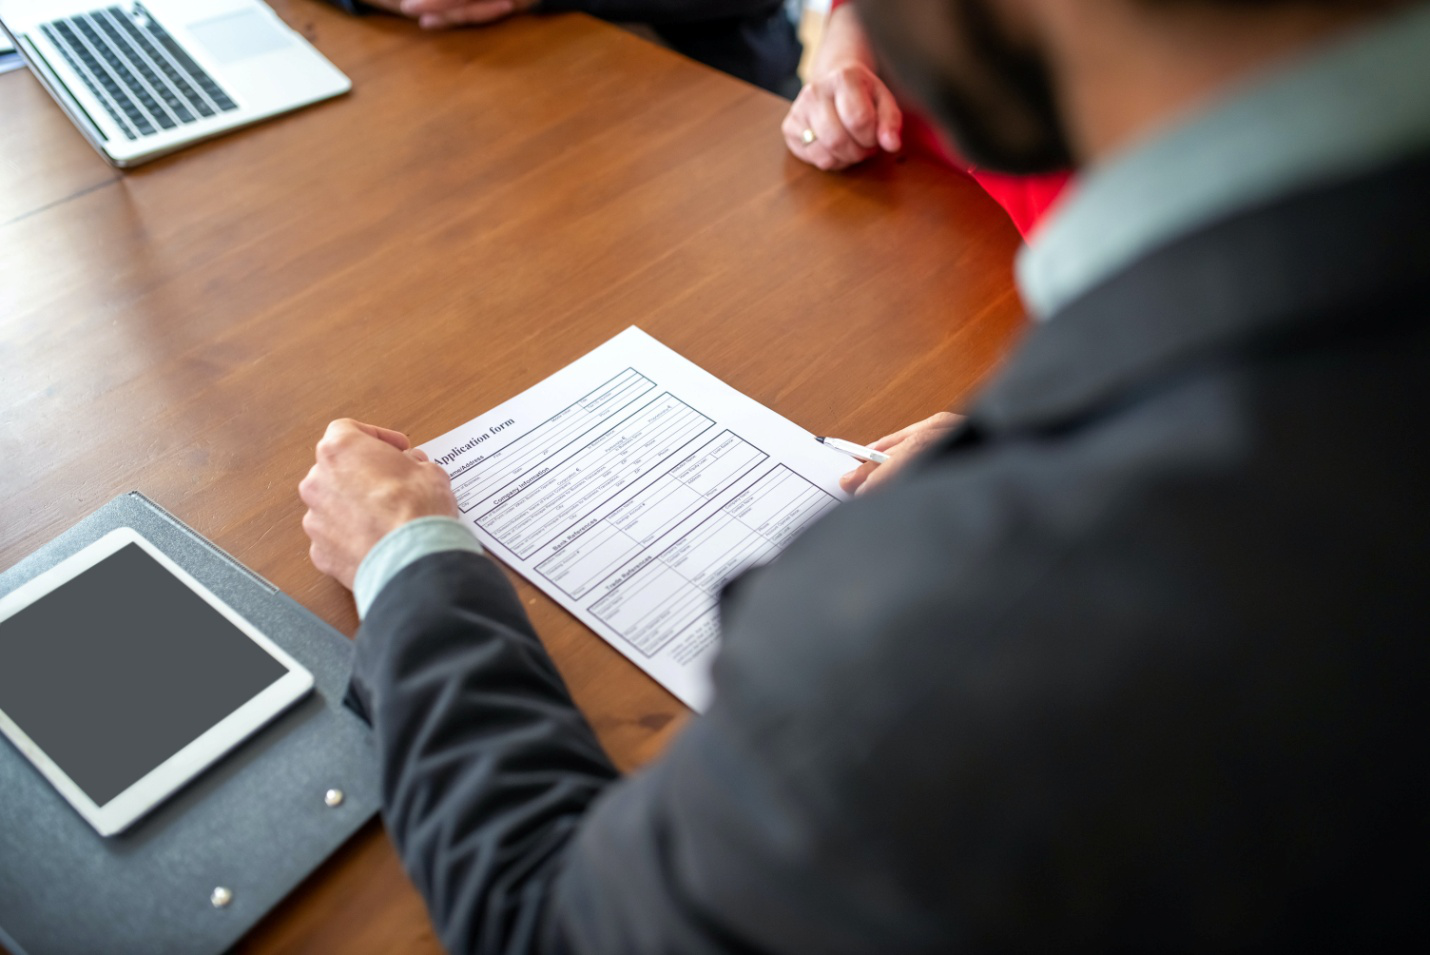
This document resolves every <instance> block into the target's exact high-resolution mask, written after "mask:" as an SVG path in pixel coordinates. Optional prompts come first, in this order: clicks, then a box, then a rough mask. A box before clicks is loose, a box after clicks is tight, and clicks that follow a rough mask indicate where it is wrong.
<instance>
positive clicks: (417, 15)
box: [367, 0, 536, 30]
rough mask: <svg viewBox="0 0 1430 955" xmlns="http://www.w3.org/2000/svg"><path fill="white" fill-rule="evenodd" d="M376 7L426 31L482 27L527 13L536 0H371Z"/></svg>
mask: <svg viewBox="0 0 1430 955" xmlns="http://www.w3.org/2000/svg"><path fill="white" fill-rule="evenodd" d="M367 2H368V3H370V4H371V5H372V6H375V7H379V8H381V9H383V10H387V11H390V12H392V13H396V14H400V15H402V16H405V17H411V18H412V19H414V20H416V21H417V24H418V25H419V26H420V27H422V29H424V30H445V29H447V28H448V27H460V26H480V25H481V24H484V23H495V22H496V21H498V20H505V19H506V18H507V17H509V16H512V15H513V14H517V13H525V12H526V11H527V10H530V9H531V8H532V7H534V6H536V0H367Z"/></svg>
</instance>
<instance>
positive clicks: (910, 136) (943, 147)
mask: <svg viewBox="0 0 1430 955" xmlns="http://www.w3.org/2000/svg"><path fill="white" fill-rule="evenodd" d="M847 2H848V0H834V2H833V4H832V5H831V6H830V9H829V12H830V13H831V14H833V13H834V11H835V10H837V9H838V8H839V7H842V6H843V5H844V4H845V3H847ZM899 105H900V106H903V104H902V103H901V104H899ZM903 140H904V148H905V149H908V148H914V149H921V150H923V151H925V152H929V153H932V154H933V155H935V156H937V157H938V158H940V159H942V160H943V161H944V162H946V163H947V164H948V165H950V166H952V167H953V168H954V169H957V170H958V171H959V172H961V173H963V174H965V175H967V176H969V177H971V178H972V179H973V180H974V181H975V182H977V183H978V184H979V185H980V186H982V187H983V189H984V191H985V192H987V193H988V194H989V195H990V196H992V197H993V200H994V201H995V202H997V203H998V204H999V205H1000V206H1002V207H1003V209H1004V211H1005V212H1007V213H1008V215H1009V217H1010V218H1011V219H1012V220H1013V224H1014V225H1016V226H1017V227H1018V231H1019V232H1021V233H1022V234H1023V236H1024V238H1026V237H1027V236H1028V235H1029V234H1030V233H1032V231H1033V230H1034V229H1035V228H1037V225H1038V222H1039V221H1040V220H1041V219H1042V217H1043V213H1045V212H1047V211H1048V208H1049V207H1050V206H1051V205H1052V204H1053V203H1054V202H1056V201H1057V198H1058V196H1060V195H1062V191H1063V189H1064V188H1065V187H1066V186H1067V184H1068V180H1070V179H1071V178H1072V174H1071V173H1068V172H1055V173H1048V174H1046V175H1039V176H1010V175H1008V174H1007V173H1001V172H987V171H985V170H982V169H978V168H976V167H974V166H971V165H969V164H968V163H967V162H965V161H964V160H963V159H962V158H961V157H960V156H959V155H958V154H957V153H955V152H954V151H953V149H952V148H951V147H950V146H949V145H948V144H947V143H945V142H944V140H943V137H941V136H939V134H938V133H937V132H936V131H935V130H934V128H933V127H932V126H930V125H929V124H928V122H927V121H926V120H925V119H924V118H923V117H922V116H921V115H919V114H918V113H917V112H915V111H913V110H910V109H908V108H907V107H905V109H904V129H903Z"/></svg>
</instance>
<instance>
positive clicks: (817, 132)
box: [780, 0, 1069, 238]
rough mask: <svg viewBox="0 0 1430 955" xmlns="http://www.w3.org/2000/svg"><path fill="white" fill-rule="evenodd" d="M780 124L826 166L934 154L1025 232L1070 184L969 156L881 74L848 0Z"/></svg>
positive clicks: (1054, 175)
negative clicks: (907, 153)
mask: <svg viewBox="0 0 1430 955" xmlns="http://www.w3.org/2000/svg"><path fill="white" fill-rule="evenodd" d="M780 129H781V132H783V133H784V137H785V143H786V144H787V145H788V146H789V149H790V152H792V153H794V155H795V156H797V157H799V158H800V159H802V160H804V161H805V162H807V163H809V164H810V165H812V166H817V167H818V168H820V169H823V170H826V171H831V170H836V169H846V168H848V167H849V166H853V165H855V164H857V163H861V162H863V161H864V160H866V159H868V158H870V157H871V156H874V155H877V154H878V153H880V152H889V153H893V152H898V151H899V150H901V149H903V148H904V147H905V145H907V146H909V147H911V148H913V149H917V150H920V151H922V152H926V153H929V154H931V155H934V156H936V157H938V158H939V159H941V160H943V161H944V162H945V163H947V164H948V165H949V166H952V167H953V168H955V169H958V170H959V171H960V172H962V173H964V174H966V175H968V176H970V177H972V178H973V179H974V180H975V181H976V182H977V183H978V184H979V185H981V186H982V187H983V188H984V190H985V191H986V192H987V193H988V194H989V195H990V196H991V197H992V198H993V199H994V201H996V202H997V203H998V204H999V205H1000V206H1002V207H1003V209H1004V211H1006V212H1007V213H1008V216H1009V218H1011V219H1012V220H1013V224H1014V225H1015V226H1017V227H1018V231H1019V232H1020V233H1022V235H1023V236H1024V237H1025V238H1026V237H1028V236H1030V235H1031V234H1032V232H1033V230H1034V229H1035V228H1036V227H1037V225H1038V222H1039V221H1040V220H1041V219H1042V218H1043V215H1044V214H1045V213H1046V212H1047V211H1048V209H1049V208H1051V207H1052V205H1053V203H1054V202H1055V201H1056V200H1057V198H1058V196H1060V195H1061V194H1062V192H1063V189H1064V188H1065V187H1066V186H1067V184H1068V178H1069V175H1068V173H1067V172H1066V171H1065V170H1056V171H1053V172H1050V173H1041V174H1038V175H1027V176H1013V175H1008V174H1007V173H1001V172H995V171H991V170H987V169H980V168H978V167H977V166H973V165H970V164H969V163H967V162H965V161H964V160H963V159H961V158H960V157H959V156H958V154H957V152H956V151H955V150H954V149H951V148H950V147H949V146H948V145H947V144H946V143H945V142H943V140H942V139H941V138H940V137H939V135H938V133H937V132H936V131H935V130H934V129H933V127H931V126H930V125H929V124H928V123H927V122H926V121H925V120H924V119H923V117H921V116H919V115H918V114H917V113H916V112H914V113H910V112H909V111H907V110H905V109H904V107H903V106H902V105H901V104H900V103H899V101H898V99H897V98H896V97H895V96H894V94H893V92H892V91H890V89H889V86H888V84H887V83H885V82H884V80H883V78H882V77H880V75H879V64H878V62H877V61H876V59H875V57H874V51H873V49H872V48H870V46H869V39H868V37H867V36H865V33H864V26H863V24H862V23H860V21H859V11H858V10H857V9H856V8H855V6H854V4H852V3H850V2H848V0H834V4H833V8H832V9H831V10H830V12H829V19H828V21H827V22H826V23H825V27H824V35H823V38H822V39H821V40H820V44H819V49H818V50H817V51H816V52H815V55H814V60H813V61H812V62H811V63H810V67H809V76H808V82H807V83H805V85H804V88H803V89H801V90H800V91H799V95H798V96H796V97H795V101H794V103H793V104H792V105H791V106H790V109H789V112H788V113H787V114H786V115H785V120H784V123H783V125H782V126H781V128H780Z"/></svg>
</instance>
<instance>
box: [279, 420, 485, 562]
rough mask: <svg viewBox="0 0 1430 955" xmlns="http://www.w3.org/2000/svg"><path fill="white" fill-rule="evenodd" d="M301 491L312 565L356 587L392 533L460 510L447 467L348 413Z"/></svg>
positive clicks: (333, 427) (327, 438)
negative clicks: (371, 554) (365, 562)
mask: <svg viewBox="0 0 1430 955" xmlns="http://www.w3.org/2000/svg"><path fill="white" fill-rule="evenodd" d="M317 456H318V463H317V464H315V465H313V468H312V470H310V471H309V472H308V476H307V477H305V478H304V479H303V481H302V483H301V484H299V485H298V496H299V497H301V498H302V499H303V503H304V504H306V505H308V513H307V514H304V515H303V530H304V532H305V533H307V535H308V538H309V539H310V540H312V542H313V544H312V546H311V547H309V548H308V557H309V558H310V559H311V560H312V561H313V566H314V567H316V568H318V569H319V570H321V571H322V572H323V573H325V574H328V575H330V576H332V577H334V578H336V579H337V581H338V583H340V584H342V585H343V586H344V587H346V588H348V589H349V590H352V588H353V578H354V577H356V576H357V569H358V565H359V564H361V563H362V559H363V558H364V557H366V556H367V553H368V551H370V550H372V548H373V546H374V545H376V544H377V542H378V541H380V540H382V538H383V537H384V536H385V535H386V534H387V533H388V532H389V531H392V530H395V529H397V528H398V527H401V526H402V525H403V524H406V523H407V522H408V521H411V520H415V519H417V518H419V517H428V516H431V515H442V516H447V517H456V516H457V515H458V513H459V512H458V510H457V499H456V497H454V496H453V494H452V482H451V481H450V480H449V479H448V477H447V472H446V471H444V470H442V468H441V467H440V466H439V465H436V464H433V463H432V462H431V461H430V460H428V458H427V455H425V454H423V453H422V452H421V451H418V450H415V449H412V442H410V441H408V440H407V436H406V435H404V434H400V433H398V432H396V431H389V430H387V429H386V428H379V427H377V426H376V425H370V424H363V423H362V422H360V421H353V420H352V419H350V418H343V419H340V420H338V421H334V422H333V423H332V424H330V425H328V430H327V432H326V433H324V435H323V440H321V441H319V442H318V449H317Z"/></svg>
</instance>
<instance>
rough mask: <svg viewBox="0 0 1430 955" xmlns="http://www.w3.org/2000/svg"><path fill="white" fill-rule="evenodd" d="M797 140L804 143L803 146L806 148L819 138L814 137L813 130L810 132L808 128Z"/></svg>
mask: <svg viewBox="0 0 1430 955" xmlns="http://www.w3.org/2000/svg"><path fill="white" fill-rule="evenodd" d="M799 138H800V139H801V140H803V141H804V144H805V145H806V146H809V145H811V144H812V143H813V142H814V141H815V140H816V139H818V138H819V137H818V136H816V135H814V130H812V129H810V128H808V127H805V130H804V132H802V133H800V134H799Z"/></svg>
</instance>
